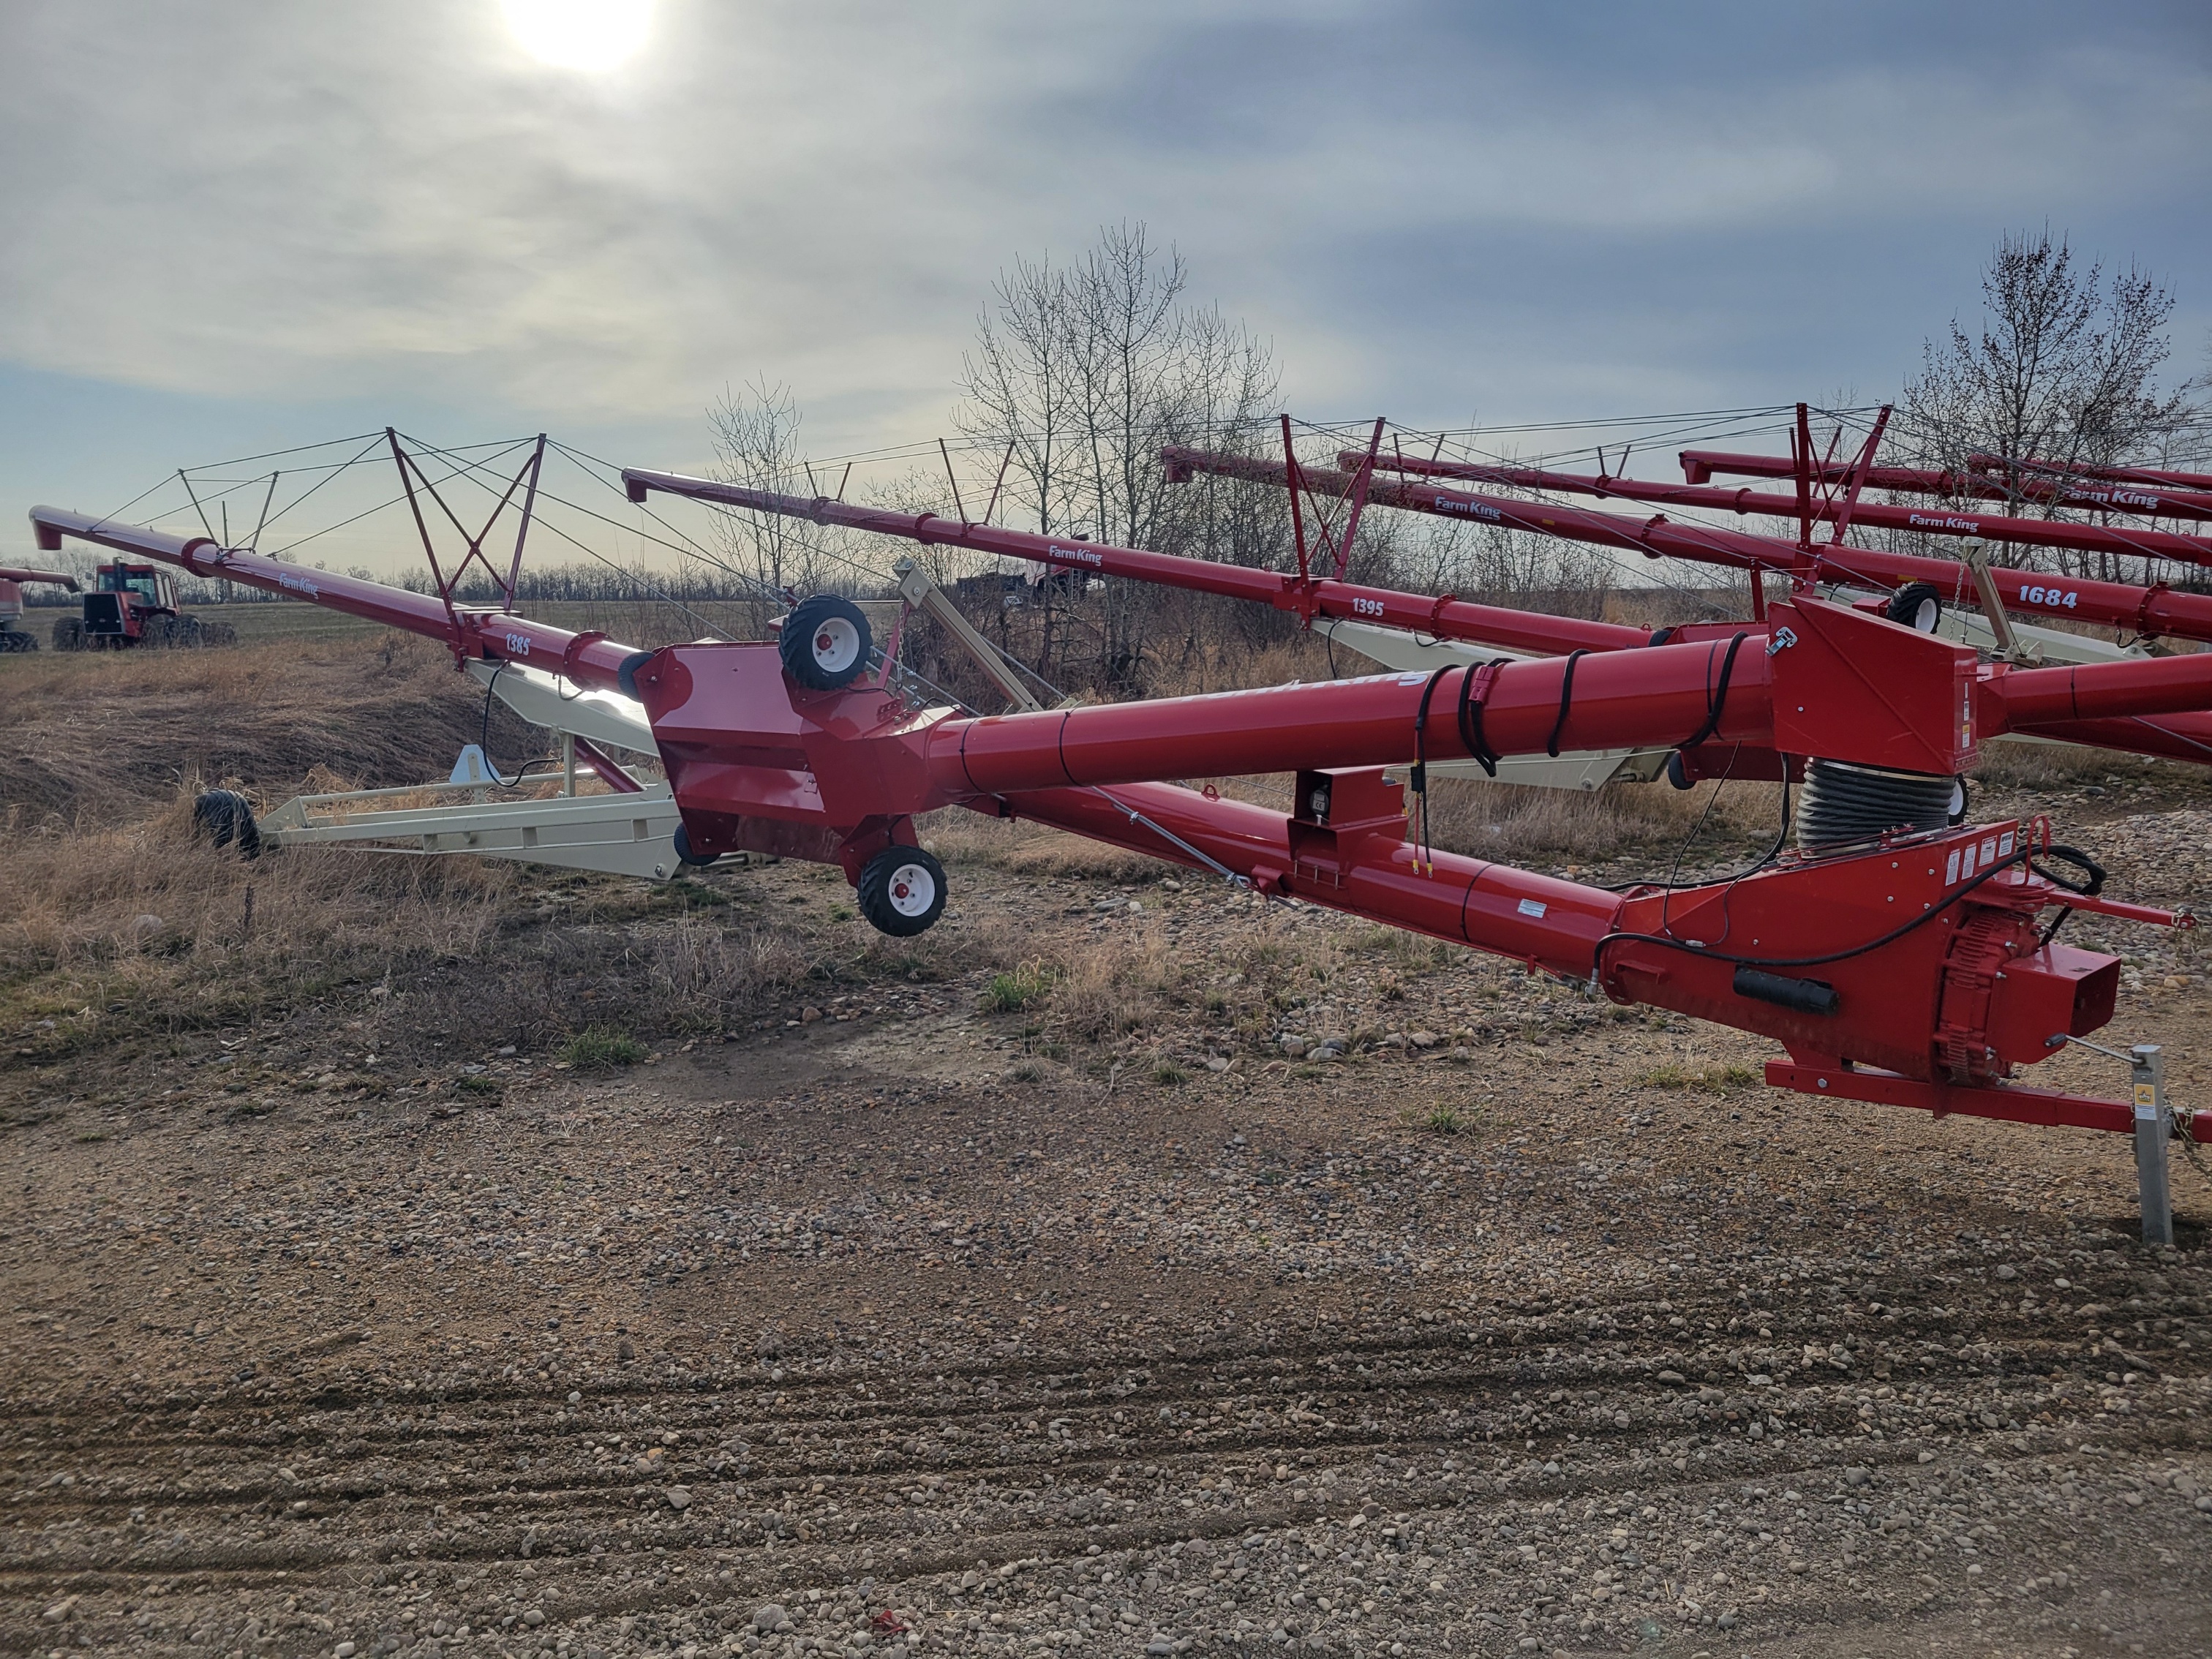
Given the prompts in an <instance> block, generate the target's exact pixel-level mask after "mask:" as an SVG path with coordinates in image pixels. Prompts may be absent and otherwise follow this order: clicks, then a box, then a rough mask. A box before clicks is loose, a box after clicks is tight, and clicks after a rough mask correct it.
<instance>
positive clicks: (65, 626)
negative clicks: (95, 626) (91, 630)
mask: <svg viewBox="0 0 2212 1659" xmlns="http://www.w3.org/2000/svg"><path fill="white" fill-rule="evenodd" d="M54 649H55V650H57V651H82V650H83V649H84V618H83V617H63V618H62V619H61V620H60V621H59V622H58V623H55V624H54Z"/></svg>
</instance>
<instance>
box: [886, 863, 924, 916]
mask: <svg viewBox="0 0 2212 1659" xmlns="http://www.w3.org/2000/svg"><path fill="white" fill-rule="evenodd" d="M884 897H886V898H888V899H889V900H890V904H891V908H892V909H894V910H896V911H897V912H898V913H899V914H900V915H902V916H924V915H928V914H929V907H930V906H931V905H933V904H934V903H936V902H937V878H936V877H934V876H933V875H931V874H930V873H929V872H928V871H927V869H926V868H924V867H923V866H921V865H919V864H902V865H901V866H899V867H898V868H897V869H896V870H894V871H892V872H891V878H890V881H888V882H886V883H885V884H884Z"/></svg>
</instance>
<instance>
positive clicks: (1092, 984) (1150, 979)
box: [1045, 933, 1193, 1042]
mask: <svg viewBox="0 0 2212 1659" xmlns="http://www.w3.org/2000/svg"><path fill="white" fill-rule="evenodd" d="M1056 965H1057V967H1058V969H1059V974H1058V977H1057V979H1056V980H1055V981H1054V984H1053V987H1052V989H1051V991H1050V992H1049V994H1048V995H1047V997H1046V999H1045V1007H1046V1010H1047V1012H1048V1013H1049V1015H1050V1016H1051V1018H1052V1020H1053V1023H1054V1024H1055V1025H1056V1026H1057V1027H1058V1028H1059V1029H1060V1030H1061V1031H1063V1032H1065V1033H1066V1035H1067V1036H1070V1037H1073V1038H1074V1039H1076V1040H1077V1041H1079V1042H1110V1041H1111V1040H1112V1039H1114V1038H1115V1037H1118V1036H1124V1035H1126V1034H1127V1033H1128V1032H1131V1031H1134V1030H1139V1029H1140V1028H1141V1027H1143V1026H1144V1025H1145V1024H1146V1023H1147V1022H1148V1021H1149V1020H1151V1019H1152V1018H1153V1017H1154V1016H1155V1015H1156V1014H1158V1012H1160V1010H1161V1009H1162V1008H1163V1006H1164V1005H1165V1003H1166V1002H1167V1001H1168V1000H1169V999H1170V998H1172V997H1174V996H1176V994H1178V993H1179V992H1180V991H1181V990H1182V987H1183V986H1184V984H1185V983H1186V981H1188V978H1189V976H1190V974H1191V972H1192V970H1193V969H1192V964H1191V963H1189V962H1188V961H1187V960H1185V959H1184V958H1182V957H1178V956H1177V955H1176V953H1175V952H1174V951H1172V950H1170V948H1169V946H1168V943H1167V941H1166V939H1164V938H1163V937H1161V936H1160V935H1159V934H1158V933H1137V934H1126V933H1124V934H1117V935H1115V936H1113V937H1110V938H1108V939H1100V940H1097V941H1096V942H1095V943H1091V944H1089V945H1082V946H1078V947H1076V948H1074V949H1073V950H1071V951H1068V952H1067V953H1066V958H1065V960H1064V961H1062V962H1060V963H1058V964H1056Z"/></svg>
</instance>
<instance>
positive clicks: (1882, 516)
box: [1338, 456, 2212, 640]
mask: <svg viewBox="0 0 2212 1659" xmlns="http://www.w3.org/2000/svg"><path fill="white" fill-rule="evenodd" d="M1338 459H1340V460H1343V459H1345V457H1343V456H1339V457H1338ZM1375 465H1376V466H1377V467H1383V468H1388V469H1389V470H1390V471H1397V472H1403V473H1407V474H1411V475H1413V476H1417V477H1446V478H1458V479H1464V480H1468V481H1469V482H1472V483H1494V484H1504V485H1507V486H1509V487H1511V488H1515V489H1551V490H1558V491H1561V492H1563V493H1565V494H1569V495H1595V496H1601V497H1607V498H1613V499H1618V500H1620V501H1649V502H1651V503H1653V504H1655V505H1657V506H1662V507H1710V508H1713V509H1715V510H1717V511H1720V512H1725V513H1757V514H1759V515H1761V516H1764V517H1770V518H1781V519H1795V518H1797V517H1798V516H1799V515H1800V512H1801V507H1800V503H1799V502H1798V501H1797V498H1796V496H1794V495H1759V494H1758V493H1757V492H1756V491H1753V490H1751V489H1716V488H1712V487H1709V486H1706V485H1701V484H1668V483H1650V482H1647V481H1644V480H1642V479H1637V478H1609V477H1591V476H1588V475H1584V474H1580V473H1573V472H1554V471H1549V470H1547V469H1545V468H1541V467H1517V466H1485V465H1480V464H1477V463H1474V462H1468V461H1428V460H1422V459H1418V458H1407V457H1378V458H1377V459H1376V463H1375ZM1422 510H1436V509H1422ZM1802 510H1804V511H1807V512H1809V513H1810V515H1811V517H1812V518H1813V519H1814V520H1815V521H1817V522H1821V523H1832V522H1834V521H1835V520H1836V519H1837V518H1838V515H1839V514H1840V513H1841V512H1842V506H1841V504H1840V503H1839V502H1837V501H1814V502H1812V503H1811V504H1810V506H1809V507H1806V508H1804V509H1802ZM1447 515H1448V516H1449V513H1448V514H1447ZM1851 520H1852V522H1853V523H1855V524H1862V525H1872V526H1875V527H1876V528H1879V529H1885V530H1909V531H1918V532H1923V533H1925V534H1929V535H1935V536H1974V537H1979V538H1981V539H1983V540H1984V541H1991V542H2008V543H2012V544H2017V545H2021V546H2027V547H2051V548H2063V549H2065V550H2069V551H2073V552H2083V553H2112V554H2120V555H2125V556H2134V557H2142V558H2160V559H2182V560H2186V561H2188V562H2191V563H2194V564H2212V540H2208V539H2206V538H2202V537H2197V536H2181V535H2176V534H2174V533H2172V532H2169V531H2161V530H2136V529H2130V528H2127V527H2124V526H2112V525H2093V524H2069V523H2062V522H2061V521H2059V520H2055V519H2012V518H2005V517H2002V516H2000V515H1997V514H1993V513H1970V512H1956V511H1952V510H1949V509H1944V508H1929V507H1897V506H1894V505H1892V504H1889V503H1887V502H1881V501H1866V500H1864V499H1863V498H1862V499H1861V500H1860V501H1857V503H1855V504H1854V505H1853V507H1852V508H1851ZM1762 539H1765V540H1766V541H1767V545H1768V547H1769V549H1770V552H1769V555H1768V556H1767V558H1766V560H1765V564H1764V566H1763V567H1762V568H1766V569H1770V570H1778V571H1783V572H1786V573H1787V574H1791V575H1793V576H1800V577H1802V575H1803V574H1804V573H1805V572H1806V570H1807V569H1808V554H1807V552H1806V550H1803V549H1802V548H1800V547H1798V546H1797V545H1796V544H1795V543H1792V542H1788V541H1784V540H1782V539H1780V538H1762ZM1688 556H1696V555H1688ZM1748 561H1749V551H1748V550H1747V549H1745V548H1744V547H1742V546H1741V544H1728V545H1726V546H1723V547H1717V548H1715V549H1714V550H1712V551H1711V553H1710V554H1708V555H1705V556H1704V562H1706V563H1712V564H1724V565H1728V566H1730V567H1733V568H1737V569H1747V568H1753V566H1752V565H1751V564H1750V563H1749V562H1748ZM1810 562H1811V567H1810V568H1813V569H1814V572H1815V574H1816V576H1817V578H1818V579H1820V580H1830V579H1835V578H1844V579H1849V580H1858V581H1863V582H1865V583H1867V584H1869V586H1876V587H1902V586H1905V584H1907V583H1908V582H1929V583H1932V584H1933V585H1934V586H1936V587H1939V588H1941V589H1942V590H1943V591H1944V592H1947V593H1950V594H1952V595H1954V597H1956V598H1958V599H1960V600H1961V601H1962V602H1964V603H1966V604H1972V603H1973V602H1974V600H1973V578H1972V575H1971V574H1969V573H1968V571H1967V569H1966V566H1964V565H1963V564H1960V563H1958V562H1956V561H1954V560H1950V559H1928V558H1918V557H1915V556H1911V555H1909V554H1899V553H1884V552H1879V551H1876V550H1873V549H1870V548H1860V547H1845V546H1838V545H1834V544H1829V545H1826V546H1816V547H1814V549H1812V550H1811V553H1810ZM1990 575H1991V577H1993V578H1994V579H1995V580H1996V586H1997V592H1998V595H1999V597H2001V598H2002V599H2003V600H2004V603H2005V608H2006V609H2007V610H2008V611H2022V612H2030V613H2034V614H2038V615H2046V616H2055V617H2071V618H2073V619H2075V621H2079V622H2096V623H2108V624H2110V625H2111V626H2112V627H2116V628H2128V629H2134V630H2135V631H2136V633H2138V634H2141V635H2143V636H2144V637H2146V638H2155V637H2158V636H2159V635H2174V636H2176V637H2178V638H2181V639H2191V640H2212V595H2207V594H2202V593H2176V592H2173V591H2172V589H2171V588H2168V587H2166V586H2164V585H2163V584H2161V585H2160V586H2154V587H2138V586H2135V585H2133V584H2131V583H2124V582H2095V581H2081V580H2075V579H2074V578H2072V577H2068V576H2052V575H2048V574H2044V573H2042V572H2039V571H2033V570H2009V569H2004V568H1996V569H1992V570H1991V571H1990Z"/></svg>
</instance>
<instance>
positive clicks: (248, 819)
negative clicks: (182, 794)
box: [192, 789, 261, 859]
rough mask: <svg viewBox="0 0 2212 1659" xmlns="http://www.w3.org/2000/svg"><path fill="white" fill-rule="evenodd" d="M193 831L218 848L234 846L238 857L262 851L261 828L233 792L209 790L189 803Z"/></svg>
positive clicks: (249, 805)
mask: <svg viewBox="0 0 2212 1659" xmlns="http://www.w3.org/2000/svg"><path fill="white" fill-rule="evenodd" d="M192 828H193V829H195V830H196V831H197V832H198V833H199V834H201V835H203V836H206V837H207V838H208V839H209V840H210V841H211V842H214V843H215V844H216V846H217V847H232V846H235V847H236V848H238V850H239V853H240V856H242V857H245V858H249V859H250V858H254V857H257V856H258V855H259V854H260V852H261V829H260V826H259V825H258V824H257V823H254V821H253V807H252V803H250V802H249V801H248V800H247V799H246V797H245V796H243V795H241V794H240V793H238V791H236V790H235V789H208V790H204V791H202V792H201V793H200V796H199V798H198V799H196V800H195V801H193V802H192Z"/></svg>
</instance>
